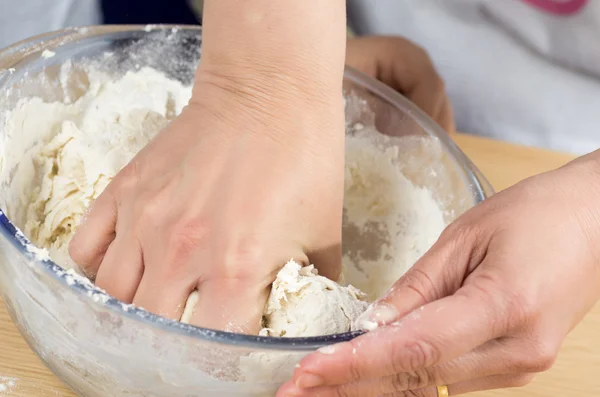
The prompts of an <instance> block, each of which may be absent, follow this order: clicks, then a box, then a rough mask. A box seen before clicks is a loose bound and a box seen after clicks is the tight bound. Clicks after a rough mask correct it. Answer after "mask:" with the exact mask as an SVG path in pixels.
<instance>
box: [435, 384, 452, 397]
mask: <svg viewBox="0 0 600 397" xmlns="http://www.w3.org/2000/svg"><path fill="white" fill-rule="evenodd" d="M437 392H438V397H449V396H450V395H449V394H448V386H438V387H437Z"/></svg>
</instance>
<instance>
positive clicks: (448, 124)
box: [434, 96, 456, 134]
mask: <svg viewBox="0 0 600 397" xmlns="http://www.w3.org/2000/svg"><path fill="white" fill-rule="evenodd" d="M434 120H435V121H436V122H437V123H438V124H439V125H440V127H442V128H443V129H444V130H445V131H446V132H447V133H448V134H453V133H454V132H456V123H455V121H454V110H453V109H452V103H451V102H450V98H449V97H448V96H445V98H444V104H443V105H442V108H441V109H440V112H439V113H438V115H437V116H435V117H434Z"/></svg>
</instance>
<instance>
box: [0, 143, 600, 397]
mask: <svg viewBox="0 0 600 397" xmlns="http://www.w3.org/2000/svg"><path fill="white" fill-rule="evenodd" d="M455 140H456V142H457V143H458V145H459V146H460V147H461V148H462V149H463V150H464V151H465V153H466V154H467V155H468V156H469V157H470V158H471V159H472V160H473V162H474V163H475V164H476V165H477V166H478V167H479V168H480V169H481V171H482V172H483V173H484V174H485V175H486V176H487V177H488V179H489V180H490V182H491V183H492V184H493V185H494V187H495V188H496V190H502V189H504V188H506V187H508V186H511V185H513V184H514V183H516V182H518V181H520V180H522V179H525V178H527V177H529V176H532V175H535V174H537V173H540V172H544V171H547V170H551V169H554V168H557V167H560V166H561V165H563V164H565V163H566V162H568V161H569V160H570V159H572V156H569V155H564V154H558V153H552V152H548V151H544V150H539V149H531V148H524V147H518V146H513V145H509V144H505V143H500V142H496V141H491V140H487V139H483V138H477V137H473V136H468V135H463V134H458V135H457V136H455ZM598 395H600V305H597V306H596V308H595V309H594V310H593V311H592V312H591V313H590V314H589V315H588V317H587V318H586V319H585V320H584V321H583V323H581V324H580V325H579V327H577V328H576V329H575V330H574V331H573V332H572V333H571V335H570V336H569V338H568V339H567V341H566V342H565V344H564V346H563V349H562V351H561V354H560V356H559V359H558V361H557V363H556V365H555V366H554V368H553V369H552V370H550V371H549V372H547V373H544V374H542V375H539V376H538V377H537V378H536V380H535V381H534V382H533V383H532V384H531V385H529V386H527V387H526V388H523V389H513V390H497V391H491V392H486V393H479V394H477V396H481V397H526V396H527V397H553V396H561V397H584V396H598ZM0 396H2V397H4V396H6V397H34V396H36V397H37V396H53V397H74V396H75V394H73V392H71V391H70V390H69V389H68V388H67V387H66V386H64V385H63V384H62V383H61V382H60V381H59V380H58V379H56V378H55V377H54V376H53V375H52V374H51V373H50V371H49V370H47V369H46V368H45V367H44V366H43V365H42V363H41V362H40V360H39V359H38V358H37V356H36V355H35V354H34V353H33V352H32V351H31V349H29V347H28V346H27V344H26V343H25V341H24V340H23V339H22V338H21V336H20V335H19V333H18V332H17V329H16V328H15V326H14V325H13V324H12V322H11V321H10V319H9V317H8V314H7V313H6V311H5V309H4V305H3V304H1V302H0ZM107 397H113V396H107Z"/></svg>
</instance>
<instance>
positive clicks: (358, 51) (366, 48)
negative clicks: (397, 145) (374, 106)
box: [346, 36, 455, 133]
mask: <svg viewBox="0 0 600 397" xmlns="http://www.w3.org/2000/svg"><path fill="white" fill-rule="evenodd" d="M346 64H347V65H349V66H352V67H354V68H355V69H358V70H360V71H361V72H363V73H366V74H368V75H369V76H372V77H375V78H376V79H378V80H380V81H381V82H383V83H385V84H387V85H389V86H390V87H392V88H394V89H395V90H397V91H398V92H400V93H401V94H403V95H404V96H406V97H407V98H408V99H410V100H411V101H413V102H414V103H415V104H416V105H417V106H419V107H420V108H421V109H422V110H423V111H425V113H427V114H428V115H429V116H430V117H431V118H433V119H434V120H435V121H436V122H437V123H438V124H439V125H440V126H442V128H444V129H445V130H446V131H448V132H449V133H452V132H454V129H455V126H454V116H453V113H452V106H451V104H450V99H449V98H448V95H447V94H446V90H445V88H444V82H443V80H442V78H441V77H440V75H439V74H438V73H437V71H436V70H435V67H434V66H433V63H432V62H431V59H430V58H429V55H428V54H427V52H425V50H424V49H422V48H421V47H419V46H417V45H416V44H414V43H412V42H410V41H408V40H406V39H404V38H401V37H384V36H373V37H361V38H353V39H348V44H347V49H346Z"/></svg>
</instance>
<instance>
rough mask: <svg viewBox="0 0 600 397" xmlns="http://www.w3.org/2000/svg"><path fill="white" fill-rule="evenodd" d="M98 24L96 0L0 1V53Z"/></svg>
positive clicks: (100, 17)
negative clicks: (44, 36)
mask: <svg viewBox="0 0 600 397" xmlns="http://www.w3.org/2000/svg"><path fill="white" fill-rule="evenodd" d="M124 1H126V0H124ZM101 22H102V16H101V11H100V6H99V1H98V0H0V49H2V48H4V47H8V46H9V45H11V44H13V43H16V42H18V41H21V40H24V39H26V38H28V37H31V36H35V35H38V34H42V33H46V32H50V31H54V30H58V29H62V28H65V27H71V26H89V25H98V24H100V23H101Z"/></svg>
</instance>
